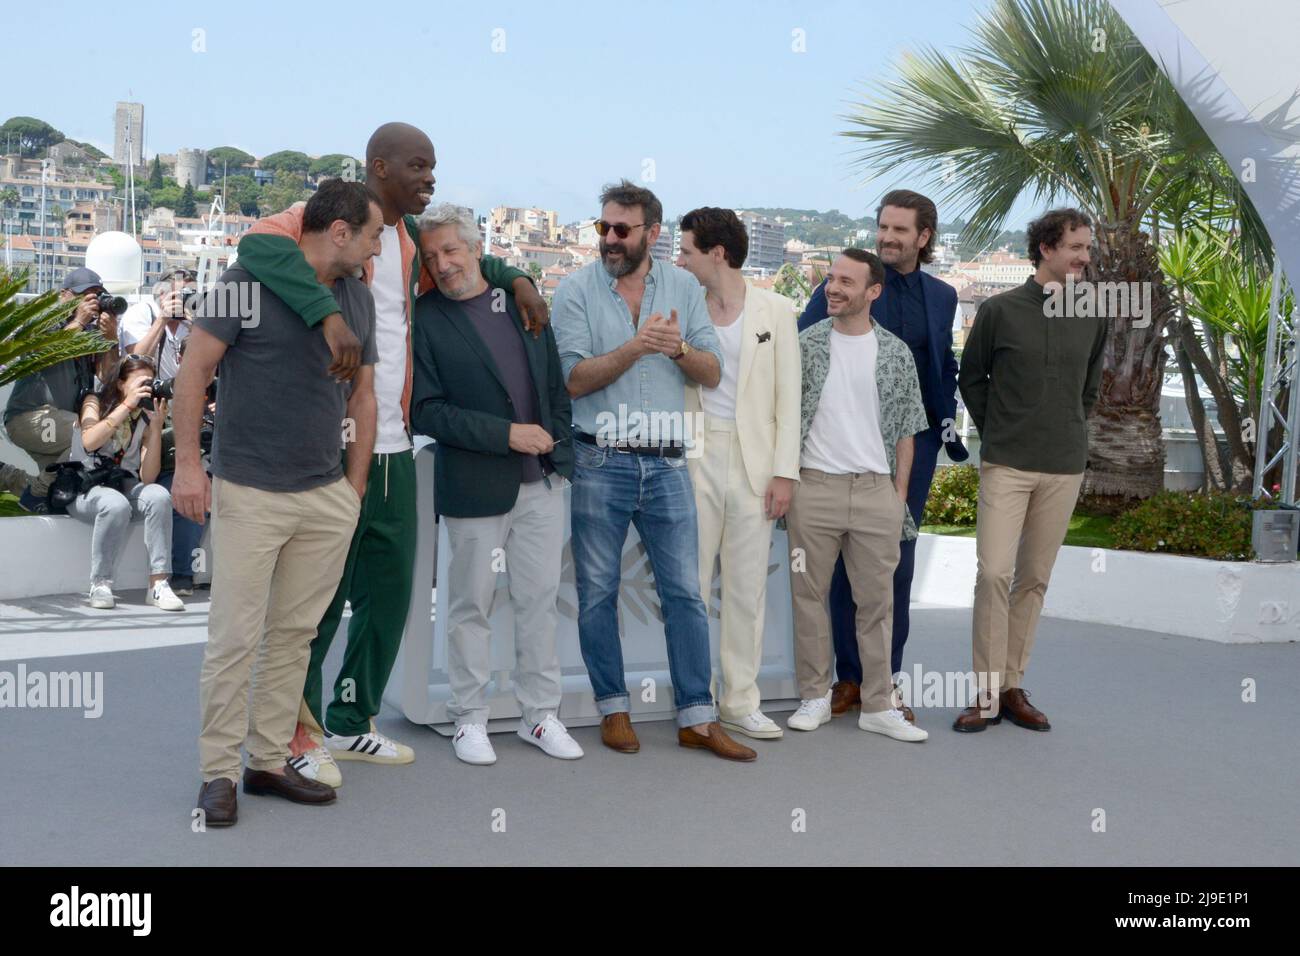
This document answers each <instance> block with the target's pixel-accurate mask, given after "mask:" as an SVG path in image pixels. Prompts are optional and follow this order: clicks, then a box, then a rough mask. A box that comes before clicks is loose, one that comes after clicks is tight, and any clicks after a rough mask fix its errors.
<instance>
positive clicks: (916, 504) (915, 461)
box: [830, 428, 943, 684]
mask: <svg viewBox="0 0 1300 956" xmlns="http://www.w3.org/2000/svg"><path fill="white" fill-rule="evenodd" d="M942 445H943V442H941V441H940V440H939V433H937V432H936V431H935V430H934V429H933V428H931V429H930V430H929V431H924V432H921V433H920V434H919V435H917V436H916V440H915V441H914V442H913V452H912V473H911V474H910V475H908V478H907V510H908V511H910V512H912V520H913V521H915V522H916V526H917V527H918V528H919V527H920V526H921V513H922V512H923V511H924V510H925V499H926V498H928V497H930V483H931V482H932V481H934V469H935V465H936V464H937V463H938V460H939V449H940V447H942ZM915 570H916V541H914V540H913V541H900V542H899V543H898V567H897V568H895V569H894V633H893V645H892V649H891V653H890V665H889V666H890V673H893V674H897V673H898V672H899V671H901V670H902V669H903V647H904V646H905V645H906V644H907V635H908V632H909V631H910V630H911V625H912V622H911V619H910V617H909V614H908V603H909V602H910V601H911V599H912V574H913V572H914V571H915ZM830 611H831V639H832V642H833V643H834V644H835V676H836V677H837V678H838V679H839V680H851V681H853V683H855V684H861V683H862V659H861V657H860V656H859V655H858V631H857V614H858V608H857V605H855V604H854V603H853V591H852V589H851V588H850V587H849V575H848V572H847V571H845V570H844V559H843V558H840V559H839V560H838V561H837V562H835V574H834V575H833V576H832V577H831V594H830Z"/></svg>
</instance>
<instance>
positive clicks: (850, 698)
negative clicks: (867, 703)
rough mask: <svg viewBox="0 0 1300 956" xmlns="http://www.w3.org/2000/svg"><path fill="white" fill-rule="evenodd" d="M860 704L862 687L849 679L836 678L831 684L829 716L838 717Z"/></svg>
mask: <svg viewBox="0 0 1300 956" xmlns="http://www.w3.org/2000/svg"><path fill="white" fill-rule="evenodd" d="M861 706H862V688H861V687H860V686H859V685H857V684H855V683H853V681H851V680H837V681H836V682H835V683H834V684H832V685H831V716H832V717H840V716H842V715H844V714H847V713H848V712H849V711H850V710H852V709H853V708H854V707H861Z"/></svg>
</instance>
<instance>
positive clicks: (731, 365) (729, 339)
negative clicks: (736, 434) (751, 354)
mask: <svg viewBox="0 0 1300 956" xmlns="http://www.w3.org/2000/svg"><path fill="white" fill-rule="evenodd" d="M744 323H745V313H744V312H741V313H740V315H739V316H737V317H736V321H735V322H732V323H731V324H730V325H715V326H714V327H713V330H714V331H715V332H717V333H718V344H719V345H720V346H722V379H721V380H720V381H719V382H718V387H717V388H701V389H700V404H701V405H702V406H703V407H704V413H705V414H706V415H711V416H713V417H714V418H724V419H726V420H727V421H734V420H735V418H736V391H737V387H738V385H739V383H740V330H741V328H742V327H743V326H744Z"/></svg>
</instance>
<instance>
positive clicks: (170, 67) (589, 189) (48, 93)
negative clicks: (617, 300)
mask: <svg viewBox="0 0 1300 956" xmlns="http://www.w3.org/2000/svg"><path fill="white" fill-rule="evenodd" d="M986 5H987V3H986V2H985V0H976V2H970V0H965V2H959V0H941V2H937V3H935V4H932V5H931V7H929V8H927V10H928V12H927V17H926V18H925V20H924V22H923V23H922V22H918V21H917V18H915V17H910V16H908V15H907V13H906V12H905V11H903V10H901V9H895V8H892V7H887V6H884V5H878V4H873V5H870V6H869V7H866V6H864V5H863V4H861V3H844V2H837V3H830V4H826V5H823V6H821V7H819V8H817V9H815V10H808V9H802V8H799V7H797V6H795V5H794V4H792V3H786V2H775V0H773V2H764V3H759V4H757V5H754V4H745V5H741V4H738V3H722V4H717V5H712V6H710V7H709V8H708V9H700V8H699V7H698V6H690V5H684V4H675V3H670V4H669V6H670V7H673V8H674V9H677V8H680V10H679V11H678V12H677V13H674V14H673V15H672V16H666V15H651V14H646V13H644V12H643V11H640V10H637V11H631V10H628V11H620V10H613V11H610V10H608V8H604V7H596V6H594V5H588V4H576V5H574V7H572V8H570V9H573V10H577V11H582V12H588V11H590V12H591V13H592V14H593V16H585V17H584V16H583V15H581V13H578V14H575V15H573V16H570V17H563V18H561V17H555V16H554V15H553V14H548V13H543V12H540V11H536V10H532V9H529V8H527V7H525V6H524V5H523V4H512V3H507V4H503V5H499V6H496V7H494V8H493V9H492V10H491V11H458V12H457V16H456V20H455V22H454V23H452V22H450V20H449V21H448V22H447V23H436V22H434V23H423V24H422V23H421V19H422V18H425V19H427V17H428V13H427V11H425V10H423V9H421V8H414V7H410V6H409V5H401V6H398V7H397V8H396V9H397V10H398V11H399V12H398V13H396V14H394V15H393V17H392V18H391V20H390V21H389V22H387V23H385V24H379V23H376V22H373V21H366V20H356V19H349V20H348V21H347V26H348V31H347V32H346V34H340V33H339V31H338V30H337V29H335V25H336V22H337V19H338V18H337V17H334V16H333V12H334V11H336V10H340V9H343V8H341V7H339V6H337V5H334V4H324V5H322V6H320V7H319V8H318V10H319V12H320V15H319V17H317V18H316V19H314V20H313V21H311V22H300V18H297V17H295V16H293V15H292V14H289V13H286V12H284V11H277V10H263V9H260V8H259V9H258V16H257V18H256V19H250V20H247V21H243V20H238V18H237V17H223V18H221V20H220V21H218V20H216V19H214V18H213V17H210V16H209V15H208V14H205V13H204V14H194V15H190V14H183V15H169V16H167V17H166V18H165V19H164V18H160V17H154V18H146V19H145V20H144V21H142V22H140V23H139V24H134V23H133V24H132V28H131V34H130V36H131V42H132V43H133V45H134V46H135V47H137V48H140V49H147V50H148V51H149V52H150V55H149V57H147V58H139V57H129V56H128V57H124V58H121V59H119V60H118V61H115V62H114V65H113V70H112V71H110V73H109V75H108V76H106V77H103V78H102V79H103V82H100V83H96V84H95V85H94V86H93V87H90V88H89V89H91V90H92V91H93V95H92V96H87V93H86V87H85V85H84V82H83V81H81V80H80V79H79V78H77V77H73V76H56V77H52V78H51V79H50V80H49V81H48V82H43V83H42V84H41V85H40V86H39V87H35V86H34V87H29V88H27V89H25V90H24V92H23V103H21V104H16V103H15V104H10V105H8V106H6V107H5V108H4V110H3V112H4V113H5V115H12V114H22V115H31V116H36V117H38V118H40V119H43V120H46V121H47V122H49V123H51V124H53V125H54V126H56V127H58V128H59V129H61V130H63V132H64V133H65V134H66V135H67V136H68V137H70V138H73V139H77V140H82V141H85V142H90V143H92V144H93V145H95V146H97V147H98V148H100V149H104V150H105V152H108V153H110V154H111V153H112V152H113V146H114V143H113V124H112V118H113V109H114V106H115V103H116V102H117V101H119V100H122V101H130V102H137V103H142V104H143V105H144V108H145V114H146V121H145V129H144V135H145V143H144V146H145V153H146V162H147V161H148V159H149V158H151V157H152V156H153V155H154V154H156V153H167V154H175V153H177V151H178V150H180V149H201V150H206V149H211V148H213V147H216V146H220V145H231V146H237V147H239V148H241V149H244V150H246V151H248V152H250V153H252V154H254V155H255V156H265V155H268V154H269V153H272V152H275V151H278V150H282V149H294V150H301V151H302V152H306V153H308V154H311V155H322V154H325V153H333V152H344V153H351V154H353V155H361V154H362V152H363V150H364V147H365V140H366V138H367V137H368V135H369V133H370V131H371V130H373V128H374V127H375V126H377V125H379V123H381V122H386V121H389V120H392V119H402V120H405V121H408V122H412V123H415V124H416V125H419V126H421V127H422V128H423V129H425V130H426V131H427V132H429V134H430V136H431V138H432V139H433V141H434V144H435V148H436V149H437V150H438V160H439V163H438V168H437V171H436V175H437V178H438V185H437V192H436V194H435V201H439V200H441V201H447V202H452V203H456V204H460V205H466V206H472V207H474V208H476V209H486V208H490V207H491V206H495V205H512V206H539V207H543V208H548V209H555V210H557V211H558V212H559V213H560V217H561V219H562V221H564V222H574V221H577V220H580V219H584V218H590V217H591V216H593V215H595V214H597V213H598V212H599V210H598V208H597V200H596V196H597V194H598V192H599V190H600V187H601V185H603V184H604V183H606V182H610V181H613V180H616V179H618V178H620V177H623V176H626V177H627V178H629V179H632V180H634V181H636V182H639V183H643V184H644V185H647V186H649V188H651V189H653V190H654V191H655V192H656V193H657V194H658V195H659V196H660V198H661V200H662V201H663V203H664V207H665V212H666V213H667V214H668V216H669V217H673V216H677V215H680V214H681V213H683V212H685V211H687V210H688V209H691V208H693V207H695V206H699V205H706V204H707V205H722V206H729V207H734V208H755V207H757V208H764V207H778V206H780V207H790V208H804V209H818V210H823V211H828V210H831V209H838V210H839V211H840V212H842V213H844V214H846V215H848V216H850V217H853V218H857V217H859V216H862V215H864V214H869V213H870V212H871V210H872V209H874V206H875V203H876V201H877V200H878V198H879V196H880V195H881V194H882V193H883V192H884V191H885V190H887V189H888V188H892V187H894V186H897V185H902V184H906V185H908V186H911V187H913V188H919V189H922V190H923V191H924V190H925V189H926V188H929V189H930V190H931V191H932V192H933V193H935V194H937V193H938V191H939V189H938V184H937V183H936V182H933V181H932V182H925V181H923V177H920V176H910V175H909V176H904V175H899V176H896V177H888V178H886V177H881V178H877V179H876V180H874V181H872V182H870V183H867V184H862V183H861V176H860V175H859V173H858V172H857V171H856V170H855V169H854V168H853V167H852V164H851V159H852V155H851V154H852V143H851V141H849V140H847V139H845V138H844V137H842V136H839V135H837V134H838V132H839V131H841V130H843V129H845V128H847V124H846V122H845V121H844V120H843V119H842V114H844V113H846V112H848V111H849V110H850V108H851V105H852V101H853V99H854V97H855V96H856V94H857V93H858V92H860V91H861V90H862V89H863V88H864V87H865V86H866V85H868V84H869V83H871V82H874V81H879V80H880V79H882V78H883V77H884V76H885V75H887V74H888V72H889V70H890V68H891V64H892V63H893V62H894V61H895V60H896V59H897V57H898V55H899V54H900V53H901V52H902V51H903V50H904V49H917V48H918V47H919V46H922V45H925V44H927V43H933V44H934V45H936V46H939V47H942V48H948V47H952V46H954V45H958V44H960V43H962V42H964V41H965V39H966V32H967V27H968V25H969V24H970V23H971V22H972V21H973V18H974V16H975V14H976V13H977V12H978V11H979V10H981V9H983V8H984V7H985V6H986ZM71 6H72V7H73V8H76V9H77V10H78V11H79V12H80V14H82V16H81V18H80V19H81V22H82V23H83V26H84V27H85V28H87V29H89V30H90V31H91V32H92V33H94V34H95V35H97V36H99V37H101V39H102V40H103V41H104V42H105V43H107V44H108V45H110V46H112V45H114V44H120V43H121V42H123V41H124V40H125V39H126V34H125V29H124V27H123V26H122V25H121V22H120V20H115V19H114V18H113V17H112V16H111V15H110V13H109V12H108V11H106V10H104V9H103V8H101V7H99V6H97V5H92V4H88V3H86V4H83V3H77V4H73V5H71ZM69 9H70V8H69V6H67V5H65V6H62V7H61V8H60V9H59V10H58V11H54V10H45V9H41V10H36V11H33V13H34V16H35V17H36V19H37V21H38V23H37V26H38V28H39V26H40V21H41V20H49V21H50V22H49V23H48V24H47V25H48V26H50V27H51V28H53V26H54V19H55V18H56V17H57V18H58V19H60V20H61V19H62V18H65V17H66V16H67V15H68V13H69ZM417 9H419V13H413V14H412V17H411V18H404V15H403V14H404V12H405V11H408V10H410V11H415V10H417ZM597 11H599V13H600V16H599V18H597V17H595V16H594V14H595V13H596V12H597ZM232 12H237V11H232ZM438 12H439V11H437V10H435V11H433V18H434V20H435V21H436V20H437V14H438ZM662 13H663V11H659V14H662ZM683 14H685V15H686V16H689V17H690V18H691V19H692V22H697V23H698V24H699V29H698V30H689V31H683V30H682V28H681V22H682V15H683ZM191 20H193V21H194V22H193V24H191V23H190V21H191ZM236 20H238V23H236V22H235V21H236ZM597 20H598V21H599V22H598V23H597ZM205 21H209V22H205ZM227 21H230V22H227ZM390 23H391V25H389V24H390ZM402 23H406V24H407V25H406V26H405V27H401V28H396V27H398V26H399V25H400V24H402ZM241 30H242V31H243V32H242V33H241ZM250 31H256V32H258V33H260V34H262V35H265V36H274V37H276V38H278V42H280V43H281V48H280V49H279V50H278V51H270V50H267V48H266V46H265V44H262V45H261V46H257V45H255V44H250V42H249V39H248V37H247V34H248V33H249V32H250ZM340 35H346V36H347V38H348V43H349V44H350V45H351V47H352V49H351V50H349V51H346V52H345V51H340V54H339V56H340V57H342V59H341V60H336V61H331V60H330V59H329V57H327V56H321V55H320V52H321V51H322V50H325V49H328V44H330V43H337V42H338V37H339V36H340ZM610 37H638V38H639V41H640V42H636V43H632V42H630V41H623V42H618V41H616V40H611V39H610ZM371 51H373V52H374V54H375V55H379V53H380V51H384V53H385V54H386V55H385V56H384V57H383V63H384V64H391V68H390V67H387V66H386V67H385V68H383V69H380V70H374V69H370V68H369V67H368V66H367V61H366V59H365V57H364V56H363V57H361V58H358V59H355V60H348V59H347V58H348V57H349V56H353V55H354V54H355V53H357V52H361V53H367V52H371ZM390 51H391V52H390ZM594 51H601V53H602V54H603V58H601V59H594V58H592V53H593V52H594ZM660 51H662V52H660ZM254 54H260V57H261V59H260V62H259V60H258V58H257V56H253V58H252V59H250V56H251V55H254ZM309 54H310V56H308V55H309ZM647 54H648V55H647ZM15 58H16V61H17V65H18V66H19V68H20V69H22V68H23V67H24V66H28V67H33V68H34V67H35V66H36V65H37V61H38V59H39V54H38V53H37V52H36V51H35V50H34V49H32V50H26V51H24V50H19V51H16V53H15ZM301 62H311V63H313V64H319V66H320V69H319V73H318V75H316V76H314V77H312V78H311V81H310V82H304V79H303V76H302V70H301V68H300V66H299V63H301ZM424 62H429V63H430V64H431V65H430V66H428V67H427V68H426V69H423V70H422V69H421V68H420V67H419V66H417V65H416V64H419V63H424ZM433 62H437V63H439V64H442V72H439V71H438V70H437V69H435V67H434V66H433V65H432V63H433ZM254 65H256V66H257V70H254V69H252V67H253V66H254ZM444 74H445V77H446V79H447V82H446V83H445V84H444V83H442V82H441V80H442V78H443V75H444ZM253 76H257V79H256V81H254V80H253V79H252V77H253ZM178 81H179V82H178ZM638 85H643V86H644V88H645V92H644V95H641V94H639V93H638V92H637V87H638ZM271 103H274V104H275V108H273V109H272V108H269V104H271ZM322 103H323V104H327V105H328V108H329V110H330V112H329V113H323V112H322V106H321V104H322ZM197 104H202V105H201V106H199V105H197ZM583 117H591V125H590V127H584V126H583V125H582V119H583ZM1033 211H1034V209H1033V207H1032V206H1031V205H1028V204H1026V205H1025V207H1024V208H1023V209H1021V208H1019V207H1018V208H1017V209H1016V210H1014V211H1013V214H1012V216H1011V218H1010V219H1009V220H1008V227H1009V228H1012V229H1018V228H1022V227H1023V225H1024V222H1025V221H1026V220H1027V219H1028V218H1029V216H1030V215H1031V214H1032V213H1033ZM940 213H941V215H942V217H943V218H944V220H945V221H953V220H955V219H956V218H958V214H959V210H958V208H956V207H955V206H954V207H953V208H948V209H945V208H941V209H940Z"/></svg>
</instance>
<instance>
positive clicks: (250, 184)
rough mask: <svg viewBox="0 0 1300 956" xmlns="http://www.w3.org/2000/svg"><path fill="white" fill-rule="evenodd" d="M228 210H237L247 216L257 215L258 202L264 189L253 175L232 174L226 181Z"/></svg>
mask: <svg viewBox="0 0 1300 956" xmlns="http://www.w3.org/2000/svg"><path fill="white" fill-rule="evenodd" d="M225 189H226V196H225V205H226V212H235V211H236V210H237V211H238V212H239V213H241V214H242V215H245V216H256V215H257V211H258V210H257V203H258V200H259V199H260V198H261V195H262V191H261V189H260V188H259V187H258V185H257V181H256V180H255V179H253V177H252V176H230V177H228V178H227V179H226V182H225Z"/></svg>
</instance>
